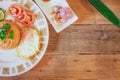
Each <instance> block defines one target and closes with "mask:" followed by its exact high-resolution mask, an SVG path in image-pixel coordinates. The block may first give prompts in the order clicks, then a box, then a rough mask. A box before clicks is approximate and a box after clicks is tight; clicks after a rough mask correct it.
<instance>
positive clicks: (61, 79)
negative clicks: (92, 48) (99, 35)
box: [0, 53, 120, 80]
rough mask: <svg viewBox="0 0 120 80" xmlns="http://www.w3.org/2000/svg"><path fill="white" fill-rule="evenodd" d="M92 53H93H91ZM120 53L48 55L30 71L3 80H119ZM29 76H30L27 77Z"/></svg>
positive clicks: (2, 79)
mask: <svg viewBox="0 0 120 80" xmlns="http://www.w3.org/2000/svg"><path fill="white" fill-rule="evenodd" d="M91 54H92V53H91ZM119 57H120V55H58V54H56V55H48V54H46V55H45V56H44V57H43V59H42V61H41V62H40V63H39V64H38V65H37V66H36V67H35V68H33V69H32V70H30V71H29V72H27V73H25V74H23V75H20V76H16V77H11V78H0V79H1V80H28V79H29V80H119V78H120V77H119V73H120V68H119V67H120V62H119V61H120V59H119ZM26 76H29V77H26Z"/></svg>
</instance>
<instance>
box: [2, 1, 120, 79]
mask: <svg viewBox="0 0 120 80" xmlns="http://www.w3.org/2000/svg"><path fill="white" fill-rule="evenodd" d="M67 1H68V2H69V4H70V5H71V8H72V9H73V10H74V11H75V12H76V14H77V15H78V16H79V20H78V21H77V22H76V23H75V24H72V25H70V26H69V27H68V28H67V29H65V30H64V31H62V32H60V33H59V34H57V33H56V32H55V31H54V29H53V28H52V26H51V25H50V24H49V29H50V40H49V45H48V48H47V51H46V54H45V55H44V57H43V58H42V60H41V61H40V62H39V64H37V65H36V66H35V67H34V68H33V69H32V70H30V71H28V72H27V73H25V74H22V75H20V76H15V77H0V80H120V29H118V28H116V27H115V26H114V25H112V24H111V23H110V22H108V21H107V20H106V19H105V18H104V17H103V16H101V14H99V13H98V12H97V11H96V10H95V9H94V8H93V7H92V6H91V5H90V4H89V3H88V2H87V0H67ZM102 1H104V2H105V4H107V6H109V7H110V8H111V9H112V10H113V11H114V12H115V13H116V14H117V16H119V17H120V14H119V13H120V6H119V3H120V0H102Z"/></svg>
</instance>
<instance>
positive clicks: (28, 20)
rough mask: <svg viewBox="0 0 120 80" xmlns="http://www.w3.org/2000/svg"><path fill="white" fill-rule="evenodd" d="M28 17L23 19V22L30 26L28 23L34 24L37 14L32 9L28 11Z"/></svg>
mask: <svg viewBox="0 0 120 80" xmlns="http://www.w3.org/2000/svg"><path fill="white" fill-rule="evenodd" d="M26 13H27V14H26V17H25V19H24V20H23V22H22V24H24V25H26V26H28V25H32V24H33V23H34V21H35V15H34V13H32V12H31V11H28V10H27V12H26Z"/></svg>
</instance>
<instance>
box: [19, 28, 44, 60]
mask: <svg viewBox="0 0 120 80" xmlns="http://www.w3.org/2000/svg"><path fill="white" fill-rule="evenodd" d="M21 37H22V38H21V42H20V45H19V46H18V47H17V56H18V57H19V58H21V59H23V60H26V59H31V58H33V57H34V56H35V55H37V54H38V53H39V52H40V48H41V47H42V44H41V33H40V32H39V31H38V30H37V29H35V28H33V27H25V28H24V29H23V30H22V36H21Z"/></svg>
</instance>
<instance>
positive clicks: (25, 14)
mask: <svg viewBox="0 0 120 80" xmlns="http://www.w3.org/2000/svg"><path fill="white" fill-rule="evenodd" d="M8 14H9V15H11V16H12V17H14V18H15V20H17V21H18V22H20V23H21V24H23V25H25V26H30V25H33V24H34V21H35V14H34V13H33V12H32V11H30V10H29V9H27V8H26V7H25V6H23V5H20V4H12V5H11V6H10V7H9V9H8Z"/></svg>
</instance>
